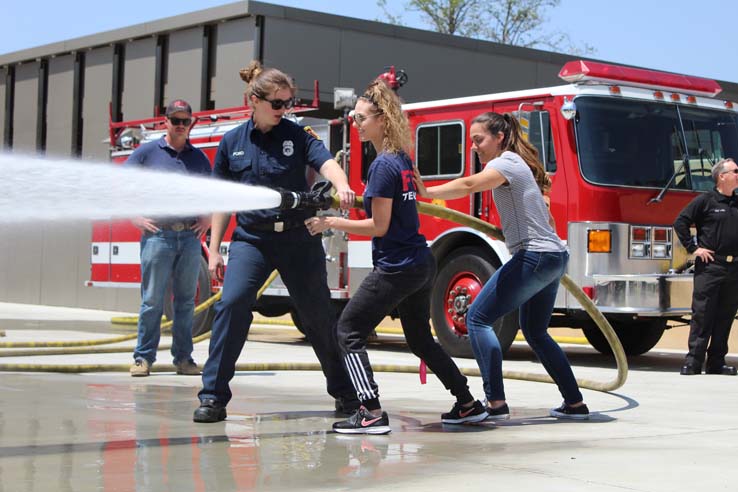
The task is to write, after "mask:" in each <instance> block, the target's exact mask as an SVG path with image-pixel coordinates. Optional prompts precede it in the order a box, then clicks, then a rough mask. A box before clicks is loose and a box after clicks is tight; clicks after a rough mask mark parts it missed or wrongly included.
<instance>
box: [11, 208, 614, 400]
mask: <svg viewBox="0 0 738 492" xmlns="http://www.w3.org/2000/svg"><path fill="white" fill-rule="evenodd" d="M362 202H363V199H362V197H357V199H356V202H355V204H354V207H356V208H360V207H361V204H362ZM416 203H417V207H418V211H419V212H420V213H423V214H425V215H431V216H434V217H438V218H441V219H445V220H450V221H453V222H456V223H458V224H461V225H465V226H468V227H472V228H474V229H476V230H479V231H481V232H484V233H486V234H489V235H490V236H492V237H494V238H496V239H499V240H504V237H503V235H502V233H501V231H500V230H499V229H498V228H497V227H495V226H494V225H492V224H489V223H487V222H484V221H482V220H479V219H476V218H474V217H471V216H468V215H465V214H462V213H460V212H457V211H456V210H452V209H448V208H445V207H439V206H436V205H431V204H428V203H424V202H416ZM333 205H334V208H337V206H338V200H337V198H336V197H334V200H333ZM276 276H277V272H276V271H274V272H272V274H271V275H270V276H269V278H268V279H267V281H266V282H265V283H264V285H263V286H262V287H261V289H259V292H258V294H257V298H258V297H259V296H260V295H261V294H262V293H263V292H264V290H266V288H267V287H268V286H269V284H271V282H272V281H273V280H274V278H275V277H276ZM561 283H562V285H564V287H565V288H566V289H567V290H568V291H569V292H570V293H571V294H572V295H573V296H574V298H575V299H576V300H577V301H578V302H579V304H580V305H581V306H582V307H583V308H584V310H585V311H586V312H587V313H588V314H589V315H590V316H591V317H592V319H593V320H594V322H595V323H596V324H597V326H598V327H599V329H600V330H601V331H602V334H603V335H604V336H605V338H606V339H607V341H608V343H609V344H610V347H611V348H612V351H613V354H614V355H615V362H616V364H617V375H616V377H615V378H614V379H613V380H612V381H606V382H600V381H593V380H588V379H577V383H578V384H579V386H580V387H581V388H586V389H591V390H595V391H614V390H616V389H618V388H620V387H621V386H622V385H623V384H625V381H626V378H627V375H628V361H627V359H626V357H625V352H624V351H623V346H622V344H621V343H620V340H619V339H618V337H617V335H616V334H615V332H614V330H613V329H612V326H610V323H608V321H607V319H606V318H605V317H604V316H603V315H602V313H601V312H600V311H599V310H598V309H597V307H596V306H595V305H594V303H593V302H592V300H591V299H590V298H589V297H587V295H586V294H585V293H584V292H583V291H582V289H581V288H580V287H579V286H577V285H576V284H575V283H574V281H573V280H572V279H571V278H570V277H569V276H568V275H564V276H563V277H562V278H561ZM218 299H220V293H217V294H216V295H214V296H212V297H210V298H209V299H208V300H207V301H205V302H203V303H202V304H200V305H199V306H198V307H197V309H200V310H202V309H207V308H209V307H210V306H211V305H212V304H213V303H215V302H216V301H217V300H218ZM196 312H200V311H197V310H196ZM170 327H171V322H166V323H164V324H162V329H167V328H170ZM136 337H137V334H134V335H126V336H123V337H116V338H109V339H104V340H86V341H85V340H83V341H76V342H41V343H36V342H10V343H2V344H0V348H2V347H6V348H7V347H30V348H33V347H80V346H90V345H103V344H109V343H117V342H120V341H125V340H131V339H133V338H136ZM209 337H210V333H209V332H208V333H205V334H203V335H200V336H199V337H196V338H194V339H193V342H195V343H197V342H199V341H202V340H205V339H207V338H209ZM105 350H106V351H107V350H108V349H105ZM128 350H130V349H128ZM110 351H112V349H111V350H110ZM34 355H36V354H34ZM47 355H50V354H48V353H47ZM128 368H129V366H128V364H89V365H61V364H47V365H44V364H0V371H5V372H9V371H13V372H16V371H22V372H69V373H79V372H125V371H127V370H128ZM373 369H374V371H376V372H402V373H416V372H418V368H416V367H415V366H401V365H377V366H373ZM152 370H153V371H154V372H171V371H173V370H174V366H172V365H163V364H159V365H157V366H154V367H152ZM236 370H237V371H320V370H322V369H321V367H320V365H319V364H317V363H264V364H238V365H237V366H236ZM462 373H464V374H466V375H468V376H479V375H480V374H479V369H462ZM503 377H505V378H507V379H519V380H524V381H536V382H546V383H553V380H552V379H551V378H550V377H549V376H547V375H543V374H535V373H526V372H518V371H503Z"/></svg>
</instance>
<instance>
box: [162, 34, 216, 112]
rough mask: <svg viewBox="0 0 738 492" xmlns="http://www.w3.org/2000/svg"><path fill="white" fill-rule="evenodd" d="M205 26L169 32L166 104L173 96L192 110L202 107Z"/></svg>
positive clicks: (198, 109) (199, 109) (165, 90)
mask: <svg viewBox="0 0 738 492" xmlns="http://www.w3.org/2000/svg"><path fill="white" fill-rule="evenodd" d="M202 47H203V27H202V26H198V27H194V28H192V29H185V30H183V31H177V32H173V33H172V34H170V35H169V61H168V71H167V82H166V86H165V89H164V93H165V94H166V96H165V100H164V105H165V106H166V105H167V104H169V103H170V102H171V101H172V100H174V99H185V100H186V101H187V102H189V103H190V105H191V106H192V110H193V111H201V110H203V109H207V108H202V107H201V104H200V91H201V88H202V84H203V80H202V77H201V76H200V74H201V73H202V61H203V60H202V58H203V57H202V55H203V54H202Z"/></svg>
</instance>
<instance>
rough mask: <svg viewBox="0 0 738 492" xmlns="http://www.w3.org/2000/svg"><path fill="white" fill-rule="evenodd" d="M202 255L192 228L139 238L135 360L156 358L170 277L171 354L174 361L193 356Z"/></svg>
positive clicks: (151, 360)
mask: <svg viewBox="0 0 738 492" xmlns="http://www.w3.org/2000/svg"><path fill="white" fill-rule="evenodd" d="M201 256H202V254H201V246H200V240H199V238H198V237H197V235H196V234H195V233H194V232H192V231H180V232H176V231H170V230H161V231H159V232H156V233H149V232H147V233H145V234H144V235H143V236H142V237H141V311H140V312H139V315H138V341H137V342H136V349H135V350H134V352H133V358H134V359H145V360H146V361H147V362H148V363H149V364H153V363H154V361H155V360H156V351H157V349H158V347H159V338H160V336H161V330H160V328H161V316H162V313H163V311H164V300H165V295H166V290H167V285H168V284H169V281H170V279H171V282H172V296H173V304H174V320H173V321H174V323H173V325H172V349H171V352H172V357H173V358H174V363H175V364H176V363H178V362H182V361H187V360H191V359H192V318H193V315H194V310H195V292H196V291H197V276H198V272H199V271H200V258H201Z"/></svg>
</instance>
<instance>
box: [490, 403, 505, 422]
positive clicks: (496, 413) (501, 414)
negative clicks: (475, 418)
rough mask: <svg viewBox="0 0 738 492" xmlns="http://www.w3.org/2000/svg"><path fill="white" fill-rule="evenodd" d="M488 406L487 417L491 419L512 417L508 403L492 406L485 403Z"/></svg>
mask: <svg viewBox="0 0 738 492" xmlns="http://www.w3.org/2000/svg"><path fill="white" fill-rule="evenodd" d="M485 406H486V408H487V419H489V420H507V419H509V418H510V407H508V406H507V403H503V404H502V406H501V407H497V408H492V407H490V406H489V405H485Z"/></svg>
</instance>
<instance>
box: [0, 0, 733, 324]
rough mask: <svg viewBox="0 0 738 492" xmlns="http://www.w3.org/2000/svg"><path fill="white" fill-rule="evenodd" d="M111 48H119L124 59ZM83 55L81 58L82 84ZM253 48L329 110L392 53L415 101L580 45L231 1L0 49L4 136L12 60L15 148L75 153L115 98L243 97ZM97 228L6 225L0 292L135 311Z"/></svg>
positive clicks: (10, 297)
mask: <svg viewBox="0 0 738 492" xmlns="http://www.w3.org/2000/svg"><path fill="white" fill-rule="evenodd" d="M208 40H209V41H208ZM157 46H158V47H159V49H158V50H157ZM116 50H117V52H119V53H121V55H122V57H121V59H120V63H119V64H118V65H116V60H117V59H116V56H115V53H116ZM157 51H158V55H157ZM75 56H79V57H80V59H81V60H82V62H83V65H82V67H83V69H82V70H81V73H80V77H79V84H80V86H78V87H76V86H75V80H76V79H75V77H74V64H75V62H74V60H75ZM255 57H261V59H262V60H263V62H264V63H265V65H267V66H276V67H278V68H281V69H283V70H285V71H286V72H288V73H289V74H291V75H292V76H293V77H294V78H295V80H296V82H297V84H298V86H299V88H300V92H299V96H300V97H302V98H304V99H306V100H311V99H312V97H313V81H314V80H319V82H320V98H321V101H322V106H321V108H322V114H323V115H324V116H334V114H333V113H332V100H333V87H354V88H356V89H357V91H360V90H361V89H363V88H364V87H365V86H366V85H367V83H368V82H369V81H371V80H372V79H373V78H374V77H376V76H377V75H378V74H379V73H381V72H384V71H385V68H386V67H387V66H388V65H395V66H396V67H397V68H398V69H403V70H405V71H406V72H407V73H408V75H409V82H408V84H407V85H406V86H405V87H404V88H403V89H402V96H403V99H405V100H406V101H407V102H415V101H422V100H429V99H441V98H450V97H456V96H468V95H475V94H484V93H492V92H499V91H507V90H516V89H525V88H533V87H541V86H550V85H559V84H561V83H562V81H561V80H559V79H558V77H557V74H558V71H559V69H560V68H561V66H562V65H563V64H564V63H565V62H566V61H569V60H571V59H573V58H574V57H572V56H568V55H563V54H558V53H550V52H545V51H539V50H531V49H526V48H517V47H511V46H505V45H500V44H496V43H490V42H485V41H477V40H472V39H465V38H460V37H455V36H447V35H442V34H438V33H432V32H427V31H422V30H418V29H410V28H404V27H398V26H393V25H388V24H382V23H378V22H371V21H364V20H358V19H350V18H346V17H339V16H333V15H328V14H320V13H316V12H310V11H307V10H299V9H291V8H286V7H281V6H276V5H270V4H265V3H260V2H251V1H250V2H236V3H233V4H228V5H224V6H222V7H217V8H213V9H208V10H203V11H199V12H193V13H191V14H185V15H180V16H175V17H171V18H166V19H162V20H159V21H154V22H150V23H146V24H140V25H136V26H131V27H127V28H123V29H117V30H114V31H109V32H104V33H100V34H95V35H92V36H85V37H82V38H77V39H72V40H68V41H63V42H60V43H54V44H51V45H46V46H41V47H38V48H32V49H29V50H23V51H20V52H16V53H10V54H5V55H0V135H3V134H4V131H5V127H4V120H5V112H6V108H5V94H6V92H7V91H8V90H9V88H8V87H6V84H5V75H6V73H8V70H9V67H13V69H14V70H15V84H14V87H13V88H12V89H14V94H15V97H14V103H15V108H14V112H13V118H12V125H13V128H12V129H13V141H12V149H13V151H14V152H16V153H23V152H27V153H34V152H36V151H37V141H38V140H42V141H43V138H40V139H39V138H37V128H39V127H40V128H42V129H43V128H44V126H43V123H44V122H45V125H46V126H45V131H46V137H45V142H41V143H42V146H43V145H44V144H45V147H46V153H47V155H49V156H55V157H69V156H72V155H74V154H75V147H74V142H75V141H76V140H75V139H76V136H75V135H74V132H75V128H77V127H78V128H79V129H80V132H81V133H80V134H81V145H80V148H79V149H78V151H79V153H80V157H81V158H82V159H85V160H90V161H108V160H109V155H108V148H109V147H108V143H107V142H106V139H107V138H108V120H109V108H110V105H111V103H113V106H114V107H113V111H114V114H115V113H116V112H118V111H119V112H120V113H121V115H122V118H124V119H126V120H133V119H144V118H150V117H152V116H153V115H154V114H155V112H156V108H157V106H160V107H163V106H166V104H167V103H168V102H170V101H171V100H172V99H174V98H184V99H186V100H188V101H189V102H190V104H192V107H193V109H195V110H204V109H209V108H226V107H233V106H240V105H242V104H243V102H244V99H243V91H244V89H245V84H244V82H243V81H241V79H240V77H239V75H238V71H239V69H241V68H243V67H245V66H246V65H247V64H248V63H249V61H251V60H252V59H253V58H255ZM39 60H43V61H44V63H48V70H47V71H48V91H47V95H48V96H47V101H46V111H45V118H44V117H43V116H42V120H41V121H38V114H39V111H38V107H39V101H40V100H43V98H40V97H39V94H40V92H39V68H40V66H41V63H40V62H39ZM720 84H721V85H722V86H723V93H722V94H721V95H720V98H721V99H730V100H738V84H735V83H730V82H722V81H721V82H720ZM42 87H43V86H42ZM75 91H79V92H80V93H81V94H82V98H81V100H79V101H78V102H79V104H81V111H80V119H79V121H75V114H74V107H75V105H74V94H75V93H76V92H75ZM41 94H43V91H41ZM116 105H117V107H116ZM42 113H43V112H42ZM75 125H76V126H75ZM2 145H3V143H2V139H1V138H0V146H2ZM0 148H1V147H0ZM0 228H2V225H1V224H0ZM90 236H91V224H89V223H72V224H67V223H65V224H29V225H28V226H26V227H24V228H23V229H22V230H20V231H18V230H15V231H14V233H13V234H12V235H11V234H0V253H1V254H0V271H2V272H3V276H2V281H1V282H0V301H10V302H28V303H46V304H54V305H66V306H79V307H90V308H103V309H116V310H124V311H137V310H138V304H139V293H138V290H137V289H103V288H87V287H83V283H84V281H85V280H87V279H88V278H89V271H90V268H89V258H90V250H89V248H90V244H89V242H90Z"/></svg>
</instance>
